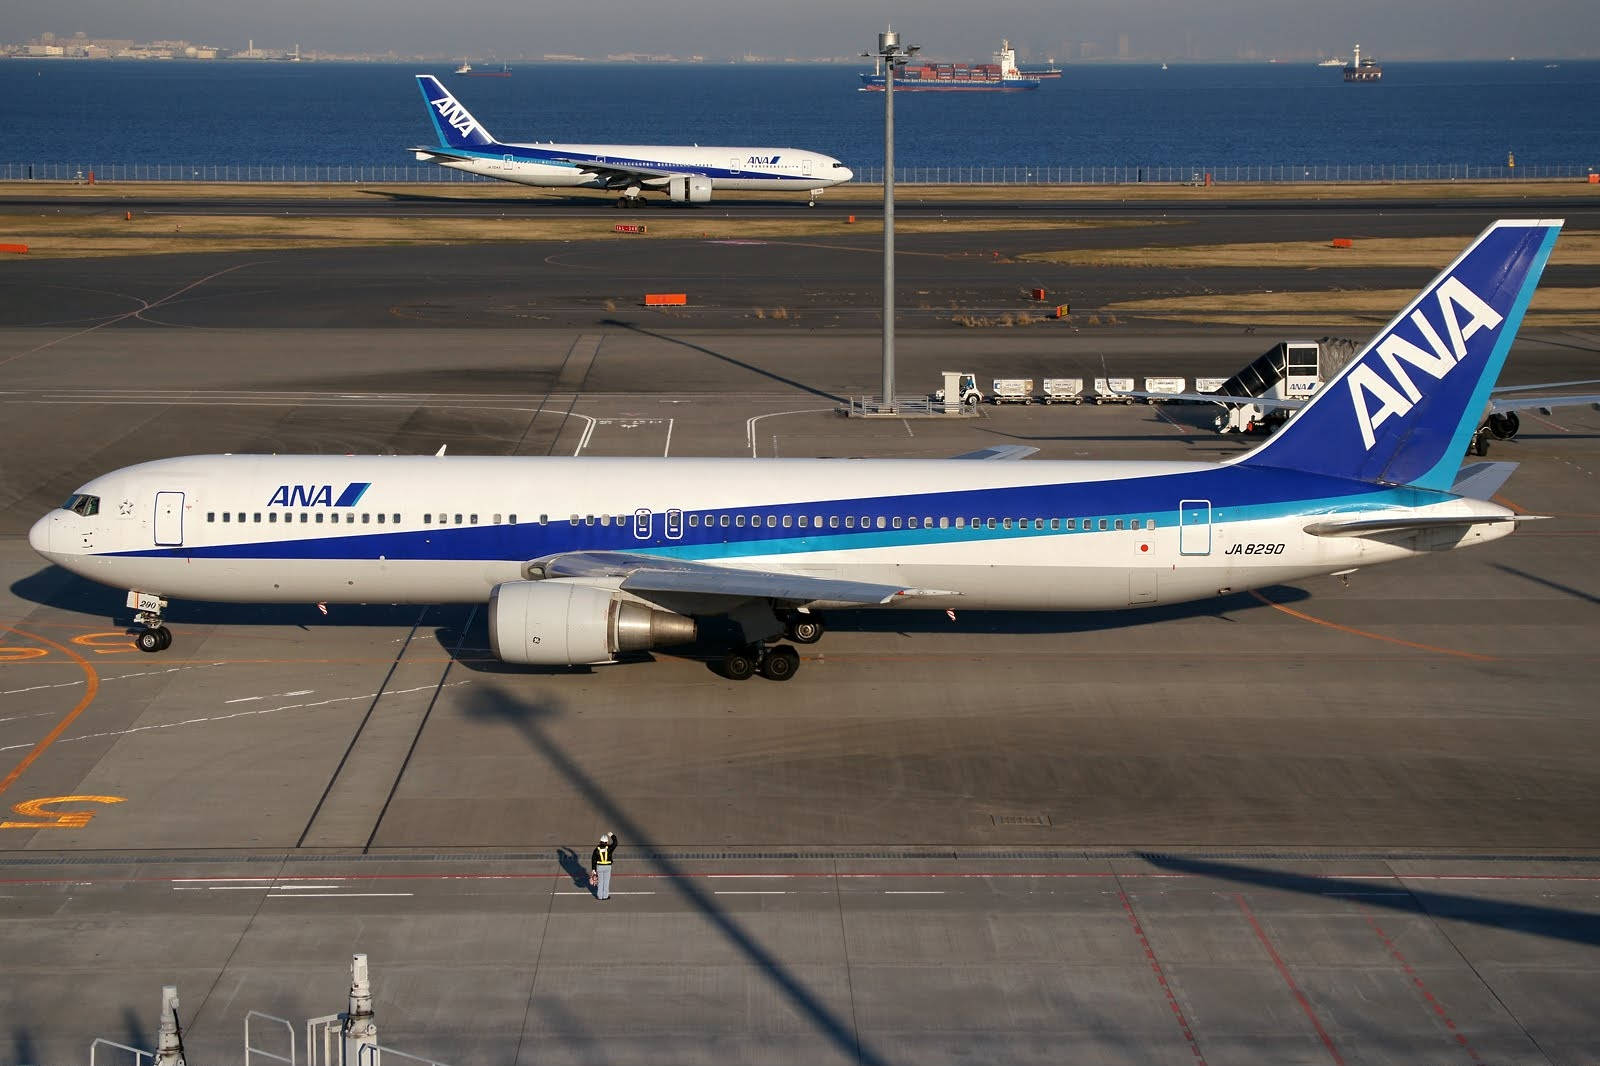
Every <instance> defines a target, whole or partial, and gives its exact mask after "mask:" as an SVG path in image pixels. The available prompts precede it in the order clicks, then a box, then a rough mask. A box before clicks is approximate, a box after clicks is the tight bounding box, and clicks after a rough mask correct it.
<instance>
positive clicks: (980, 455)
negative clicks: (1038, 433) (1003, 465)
mask: <svg viewBox="0 0 1600 1066" xmlns="http://www.w3.org/2000/svg"><path fill="white" fill-rule="evenodd" d="M1038 450H1039V449H1038V448H1030V447H1028V446H1027V445H1026V444H996V445H995V446H994V447H992V448H979V449H978V450H977V451H975V452H962V453H961V454H960V455H952V456H951V457H950V458H952V459H977V460H979V461H988V462H993V461H995V460H997V459H998V460H1009V459H1026V458H1027V457H1028V456H1030V455H1032V454H1034V453H1035V452H1037V451H1038Z"/></svg>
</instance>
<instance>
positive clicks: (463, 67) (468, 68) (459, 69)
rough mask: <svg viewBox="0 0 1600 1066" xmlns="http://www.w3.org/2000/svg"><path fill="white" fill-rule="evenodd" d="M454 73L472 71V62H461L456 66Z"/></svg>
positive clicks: (468, 72) (469, 72)
mask: <svg viewBox="0 0 1600 1066" xmlns="http://www.w3.org/2000/svg"><path fill="white" fill-rule="evenodd" d="M456 73H457V74H471V73H472V64H471V63H466V62H463V63H462V64H461V65H460V66H459V67H457V68H456Z"/></svg>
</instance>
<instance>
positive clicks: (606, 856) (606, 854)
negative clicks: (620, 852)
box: [595, 846, 611, 866]
mask: <svg viewBox="0 0 1600 1066" xmlns="http://www.w3.org/2000/svg"><path fill="white" fill-rule="evenodd" d="M595 850H596V851H598V852H599V853H600V858H598V859H596V860H595V864H596V865H598V866H610V865H611V849H610V848H609V847H604V846H602V847H598V848H596V849H595Z"/></svg>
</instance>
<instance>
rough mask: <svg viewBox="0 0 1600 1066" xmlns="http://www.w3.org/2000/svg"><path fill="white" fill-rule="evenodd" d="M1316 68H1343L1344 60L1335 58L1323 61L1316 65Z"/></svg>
mask: <svg viewBox="0 0 1600 1066" xmlns="http://www.w3.org/2000/svg"><path fill="white" fill-rule="evenodd" d="M1317 66H1319V67H1342V66H1344V60H1342V59H1340V58H1339V57H1338V56H1335V57H1333V58H1332V59H1324V60H1323V61H1322V62H1320V63H1318V64H1317Z"/></svg>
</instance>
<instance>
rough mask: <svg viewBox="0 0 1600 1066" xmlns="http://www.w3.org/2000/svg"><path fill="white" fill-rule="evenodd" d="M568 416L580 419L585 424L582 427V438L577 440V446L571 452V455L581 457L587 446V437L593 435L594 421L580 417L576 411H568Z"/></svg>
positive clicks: (586, 417) (586, 416)
mask: <svg viewBox="0 0 1600 1066" xmlns="http://www.w3.org/2000/svg"><path fill="white" fill-rule="evenodd" d="M568 414H570V415H572V417H573V418H581V419H583V420H584V422H585V423H586V425H585V426H584V427H583V436H581V437H579V438H578V446H577V447H576V448H574V449H573V451H572V454H573V455H581V454H583V449H584V448H586V447H588V445H589V437H590V436H591V435H592V434H593V433H594V424H595V419H593V418H590V417H589V416H588V415H580V414H579V413H578V412H576V411H569V412H568Z"/></svg>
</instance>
